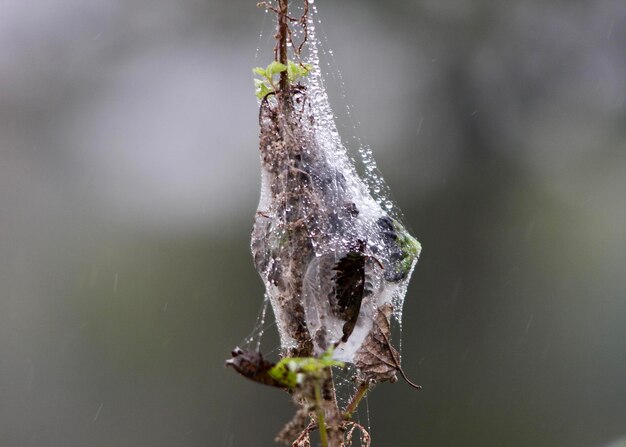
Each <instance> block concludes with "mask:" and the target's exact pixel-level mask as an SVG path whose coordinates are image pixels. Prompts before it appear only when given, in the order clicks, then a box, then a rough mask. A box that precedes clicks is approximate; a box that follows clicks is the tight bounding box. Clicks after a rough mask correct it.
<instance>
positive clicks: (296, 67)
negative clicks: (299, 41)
mask: <svg viewBox="0 0 626 447" xmlns="http://www.w3.org/2000/svg"><path fill="white" fill-rule="evenodd" d="M312 69H313V66H312V65H311V64H296V63H295V62H293V61H289V62H287V65H285V64H281V63H280V62H278V61H272V62H271V63H270V64H269V65H268V66H267V67H266V68H263V67H256V68H253V69H252V73H254V74H255V75H257V76H259V77H260V78H261V79H255V80H254V87H255V94H256V97H257V98H259V99H263V98H264V97H265V96H267V95H268V94H269V93H276V92H277V91H278V81H277V80H276V79H275V78H274V77H275V76H276V75H279V74H280V73H282V72H284V71H286V72H287V79H288V80H289V83H291V84H294V83H296V82H297V81H298V80H299V79H300V78H303V77H305V76H306V75H308V74H309V73H310V71H311V70H312Z"/></svg>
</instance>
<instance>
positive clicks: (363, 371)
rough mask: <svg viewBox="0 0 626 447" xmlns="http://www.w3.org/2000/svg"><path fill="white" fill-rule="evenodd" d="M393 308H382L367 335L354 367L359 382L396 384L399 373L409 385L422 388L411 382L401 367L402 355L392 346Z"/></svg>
mask: <svg viewBox="0 0 626 447" xmlns="http://www.w3.org/2000/svg"><path fill="white" fill-rule="evenodd" d="M392 312H393V306H392V305H391V304H390V303H385V304H383V305H382V306H380V307H379V308H378V310H377V312H376V315H375V316H374V325H373V326H372V330H371V331H370V333H369V334H368V335H367V337H366V339H365V341H364V342H363V345H362V346H361V348H360V349H359V350H358V351H357V353H356V356H355V362H354V365H355V366H356V367H357V368H358V370H359V372H358V376H357V378H358V380H361V381H363V382H386V381H387V382H392V383H393V382H396V381H397V380H398V377H397V376H396V372H399V373H400V374H401V375H402V377H403V378H404V380H406V381H407V382H408V383H409V385H411V386H413V387H415V388H418V389H419V388H421V387H420V386H419V385H415V384H414V383H413V382H411V381H410V380H409V379H408V378H407V377H406V375H405V374H404V371H402V368H401V367H400V355H399V353H398V351H397V350H396V349H395V348H394V347H393V346H391V343H390V341H389V339H390V338H391V326H390V323H389V319H390V317H391V313H392Z"/></svg>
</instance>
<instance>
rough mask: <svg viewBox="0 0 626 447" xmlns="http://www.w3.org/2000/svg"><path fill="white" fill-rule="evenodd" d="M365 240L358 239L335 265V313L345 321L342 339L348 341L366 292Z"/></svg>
mask: <svg viewBox="0 0 626 447" xmlns="http://www.w3.org/2000/svg"><path fill="white" fill-rule="evenodd" d="M364 251H365V242H364V241H362V240H359V241H357V244H356V247H354V249H353V250H352V251H349V252H348V253H347V254H346V255H345V256H344V257H343V258H341V259H340V260H339V262H338V263H337V264H336V265H335V266H334V267H333V270H334V271H335V272H336V274H335V288H334V293H335V297H334V298H335V299H334V301H335V306H334V307H335V313H336V314H337V316H338V317H339V318H341V319H342V320H344V321H345V323H344V325H343V337H342V339H341V340H342V341H343V342H346V341H347V340H348V338H349V337H350V335H351V334H352V331H353V330H354V326H355V325H356V321H357V318H358V316H359V311H360V310H361V302H362V301H363V295H364V293H365V260H366V255H365V254H364Z"/></svg>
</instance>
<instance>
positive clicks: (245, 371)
mask: <svg viewBox="0 0 626 447" xmlns="http://www.w3.org/2000/svg"><path fill="white" fill-rule="evenodd" d="M231 354H232V358H231V359H229V360H227V361H226V366H232V367H233V368H235V371H237V372H238V373H239V374H241V375H242V376H244V377H247V378H248V379H250V380H253V381H255V382H259V383H262V384H264V385H270V386H274V387H278V388H285V385H284V384H282V383H281V382H279V381H278V380H276V379H275V378H274V377H272V376H271V375H270V370H271V369H272V368H273V367H274V366H276V364H275V363H272V362H268V361H267V360H265V359H264V358H263V355H262V354H261V353H260V352H246V351H244V350H242V349H240V348H235V349H234V350H233V352H232V353H231Z"/></svg>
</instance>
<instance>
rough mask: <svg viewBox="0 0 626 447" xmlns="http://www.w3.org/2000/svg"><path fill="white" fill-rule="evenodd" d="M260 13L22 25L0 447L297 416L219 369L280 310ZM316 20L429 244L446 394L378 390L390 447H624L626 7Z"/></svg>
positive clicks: (240, 428)
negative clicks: (258, 82) (273, 282)
mask: <svg viewBox="0 0 626 447" xmlns="http://www.w3.org/2000/svg"><path fill="white" fill-rule="evenodd" d="M255 3H256V1H255V0H249V1H248V0H246V1H243V0H239V1H221V2H218V1H216V0H176V1H175V0H169V1H165V0H132V1H131V0H108V1H104V0H47V1H46V0H39V1H38V0H4V1H0V445H1V446H9V447H13V446H45V447H53V446H59V447H60V446H72V447H74V446H77V447H78V446H90V447H91V446H93V447H97V446H103V447H104V446H107V447H108V446H116V447H118V446H119V447H126V446H129V447H130V446H133V447H140V446H149V447H161V446H162V447H166V446H167V447H170V446H218V447H231V446H272V445H274V444H273V442H272V440H273V437H274V435H275V434H276V432H277V431H278V430H279V429H280V428H281V426H282V424H283V423H284V422H286V421H287V420H288V419H289V417H290V416H291V413H292V411H293V407H292V405H291V403H290V401H289V398H288V396H287V395H285V394H283V393H281V392H280V391H277V390H275V389H270V388H266V387H262V386H260V385H256V384H254V383H252V382H248V381H245V380H244V379H242V378H241V377H239V376H237V375H236V374H234V373H233V371H231V370H226V369H224V367H223V361H224V359H225V358H226V357H228V355H229V351H230V350H231V349H232V348H233V347H234V346H235V345H237V344H240V343H241V342H242V340H243V339H244V337H245V336H246V335H248V334H249V333H250V331H251V330H252V329H253V327H254V321H255V318H256V315H257V313H258V311H259V308H260V305H261V302H262V286H261V281H260V280H259V278H258V277H257V274H256V272H255V271H254V269H253V266H252V261H251V257H250V254H249V247H248V244H249V231H250V229H251V224H252V217H253V214H254V211H255V209H256V202H257V199H258V194H259V191H258V189H259V169H258V153H257V121H256V120H257V105H256V99H255V97H254V94H253V86H252V74H251V72H250V69H251V67H253V66H254V65H265V64H266V63H267V62H268V61H269V60H268V59H269V51H270V50H271V46H272V42H271V38H272V36H271V26H272V23H271V20H272V18H271V16H269V15H268V16H267V17H266V16H265V14H264V12H263V11H261V10H259V9H257V8H256V7H255ZM315 4H316V5H317V6H318V7H319V9H320V18H321V20H322V28H323V32H324V33H325V35H326V37H327V39H328V46H329V47H330V48H332V49H333V50H334V54H335V59H336V61H335V65H334V69H335V70H336V69H339V70H341V72H342V75H343V80H344V82H345V87H344V88H345V92H346V96H347V99H345V98H343V97H342V95H341V93H340V89H338V86H340V84H339V83H337V82H334V83H333V82H332V79H333V76H332V75H331V76H330V77H329V79H330V81H329V82H330V86H331V102H332V103H333V105H334V106H335V109H336V110H337V111H338V115H339V117H340V118H341V122H340V124H341V129H342V131H343V132H345V135H344V136H345V137H346V138H347V139H350V138H351V137H352V136H353V135H354V134H355V131H354V128H353V127H352V126H351V125H350V124H349V122H348V121H346V120H345V113H343V114H342V113H341V110H345V107H346V105H348V104H353V105H354V107H353V108H352V109H351V110H352V116H353V117H354V118H355V120H356V121H359V122H361V126H359V128H360V130H358V131H357V132H356V134H357V135H358V136H359V137H362V138H364V139H365V140H367V141H368V142H369V143H370V144H371V146H372V147H373V150H374V154H375V156H376V158H377V159H378V162H379V166H380V169H381V171H382V172H383V174H384V175H385V177H386V179H387V182H388V183H389V185H390V187H391V189H392V191H393V193H394V197H395V199H396V201H397V203H398V204H399V206H400V207H401V208H402V209H403V210H404V213H405V216H406V221H407V223H408V225H409V226H410V227H411V228H412V229H413V232H414V234H415V235H416V236H417V237H418V239H419V240H420V241H421V242H422V244H423V246H424V251H423V254H422V259H421V260H420V263H419V264H418V267H417V269H416V271H415V274H414V277H413V280H412V283H411V286H410V289H409V294H408V296H407V300H406V303H405V313H404V333H403V343H402V348H403V362H404V368H405V370H406V372H407V374H408V375H409V376H410V377H412V378H413V379H414V380H415V381H416V382H418V383H420V384H421V385H423V387H424V389H423V390H422V391H420V392H418V393H417V392H414V391H413V390H412V389H410V388H409V387H408V386H406V385H405V384H403V383H398V384H395V385H389V384H383V385H381V386H379V387H378V388H377V389H375V390H374V392H373V393H372V394H371V397H370V398H369V402H368V403H369V409H370V420H371V431H372V435H373V437H374V446H375V447H376V446H378V447H380V446H385V447H392V446H398V447H400V446H428V447H432V446H455V445H463V446H564V447H565V446H567V447H594V446H603V445H608V444H609V443H612V442H616V440H619V439H620V438H622V437H623V436H625V435H626V103H625V99H626V98H625V94H626V3H625V2H624V1H620V0H597V1H593V2H589V1H576V0H526V1H512V0H504V1H503V0H475V1H469V0H446V1H442V0H421V1H418V0H415V1H408V0H388V1H384V2H383V1H374V0H359V1H353V0H342V1H331V0H316V3H315ZM264 17H265V19H264ZM264 21H265V31H264V34H263V37H262V38H261V39H259V32H260V31H261V29H262V24H263V23H264ZM257 47H260V50H261V51H260V53H261V55H260V56H259V57H258V59H255V54H256V53H257ZM342 116H343V118H342ZM276 343H277V342H276V336H275V334H274V329H271V330H269V336H268V337H267V340H266V342H265V343H264V345H263V346H264V348H265V349H267V350H268V351H271V350H272V349H274V348H275V347H276ZM363 418H366V416H364V415H363ZM362 420H363V419H362ZM618 442H619V441H618ZM620 445H621V444H620Z"/></svg>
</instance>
